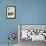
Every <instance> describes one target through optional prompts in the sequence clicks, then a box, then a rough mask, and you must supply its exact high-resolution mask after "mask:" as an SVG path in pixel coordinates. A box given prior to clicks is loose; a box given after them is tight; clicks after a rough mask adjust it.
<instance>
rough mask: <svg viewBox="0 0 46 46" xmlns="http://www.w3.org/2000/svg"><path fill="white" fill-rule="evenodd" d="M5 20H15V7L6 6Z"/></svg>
mask: <svg viewBox="0 0 46 46" xmlns="http://www.w3.org/2000/svg"><path fill="white" fill-rule="evenodd" d="M6 18H8V19H16V6H6Z"/></svg>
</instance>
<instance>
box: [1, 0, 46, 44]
mask: <svg viewBox="0 0 46 46" xmlns="http://www.w3.org/2000/svg"><path fill="white" fill-rule="evenodd" d="M6 5H15V6H16V19H6ZM17 24H46V0H0V44H1V43H8V39H7V36H8V34H9V32H16V33H17V32H18V30H17ZM16 42H17V40H16Z"/></svg>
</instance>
